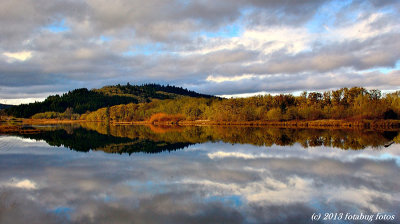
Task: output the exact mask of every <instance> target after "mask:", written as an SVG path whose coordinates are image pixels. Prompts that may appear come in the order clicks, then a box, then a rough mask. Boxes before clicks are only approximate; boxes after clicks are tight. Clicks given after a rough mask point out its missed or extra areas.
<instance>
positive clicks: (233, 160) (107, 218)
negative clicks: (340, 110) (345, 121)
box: [0, 124, 400, 223]
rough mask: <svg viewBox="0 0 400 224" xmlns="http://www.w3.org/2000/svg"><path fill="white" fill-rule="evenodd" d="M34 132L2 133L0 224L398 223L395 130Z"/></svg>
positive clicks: (399, 148) (87, 128)
mask: <svg viewBox="0 0 400 224" xmlns="http://www.w3.org/2000/svg"><path fill="white" fill-rule="evenodd" d="M37 128H39V129H42V130H43V132H42V133H40V134H34V135H20V136H5V135H3V136H0V170H1V171H0V223H312V221H311V216H312V215H313V214H314V213H315V214H318V213H321V214H324V213H326V212H328V213H338V214H339V213H344V214H346V213H350V214H351V215H353V214H361V213H363V214H365V215H376V214H377V213H378V212H379V213H384V214H388V215H394V216H395V219H394V220H393V221H391V222H392V223H398V222H400V219H399V216H400V178H399V177H400V144H398V143H399V142H400V137H399V135H398V132H373V131H350V130H293V129H292V130H290V129H264V128H234V127H186V128H173V129H168V128H165V127H145V126H135V127H129V126H122V127H113V126H106V125H100V124H83V125H82V126H79V125H74V126H58V127H37ZM322 218H323V217H322ZM320 221H321V220H320ZM353 222H354V221H353V220H344V218H342V220H341V221H330V222H324V223H353ZM380 222H382V221H376V220H373V221H372V223H380ZM314 223H318V222H317V221H314ZM355 223H365V221H364V222H361V221H357V222H355Z"/></svg>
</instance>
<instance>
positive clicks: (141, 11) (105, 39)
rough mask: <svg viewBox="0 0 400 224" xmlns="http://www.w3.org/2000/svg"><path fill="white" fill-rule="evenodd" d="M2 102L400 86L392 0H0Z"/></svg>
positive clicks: (399, 18) (399, 30) (397, 7)
mask: <svg viewBox="0 0 400 224" xmlns="http://www.w3.org/2000/svg"><path fill="white" fill-rule="evenodd" d="M0 27H1V28H0V103H9V104H19V103H27V102H33V101H35V100H42V99H44V98H45V97H47V96H48V95H52V94H61V93H63V92H67V91H69V90H73V89H76V88H88V89H92V88H100V87H102V86H105V85H114V84H118V83H120V84H126V83H127V82H129V83H131V84H143V83H159V84H170V85H176V86H182V87H184V88H188V89H190V90H194V91H197V92H201V93H206V94H214V95H223V96H235V95H239V96H240V95H252V94H259V93H294V92H299V91H304V90H305V91H324V90H331V89H337V88H342V87H352V86H363V87H366V88H368V89H374V88H378V89H381V90H384V91H390V90H398V89H400V1H398V0H371V1H361V0H353V1H350V0H343V1H329V0H309V1H307V0H298V1H290V0H218V1H216V0H197V1H190V0H146V1H139V0H115V1H106V0H86V1H84V0H51V1H50V0H19V1H15V0H1V1H0Z"/></svg>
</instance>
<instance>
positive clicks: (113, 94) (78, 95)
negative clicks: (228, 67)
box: [6, 82, 213, 118]
mask: <svg viewBox="0 0 400 224" xmlns="http://www.w3.org/2000/svg"><path fill="white" fill-rule="evenodd" d="M179 97H204V98H211V97H213V96H211V95H206V94H200V93H196V92H194V91H190V90H187V89H184V88H182V87H176V86H170V85H166V86H165V85H159V84H143V85H131V84H129V82H128V83H127V84H126V85H120V84H118V85H114V86H104V87H102V88H100V89H92V90H88V89H86V88H82V89H75V90H72V91H69V92H68V93H64V94H63V95H61V96H60V95H54V96H49V97H47V98H46V99H45V100H44V101H43V102H35V103H30V104H21V105H18V106H12V107H9V108H7V109H6V112H7V114H9V115H12V116H15V117H24V118H28V117H31V116H32V115H34V114H36V113H43V112H47V111H55V112H64V111H66V109H67V108H71V109H72V110H73V112H74V113H79V114H83V113H85V112H86V111H95V110H97V109H99V108H102V107H108V106H114V105H119V104H128V103H144V102H150V101H152V100H154V99H161V100H163V99H175V98H179Z"/></svg>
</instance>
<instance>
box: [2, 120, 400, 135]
mask: <svg viewBox="0 0 400 224" xmlns="http://www.w3.org/2000/svg"><path fill="white" fill-rule="evenodd" d="M86 122H94V123H100V122H106V121H87V120H58V119H25V118H14V119H9V120H1V124H0V125H1V126H3V127H6V126H7V127H11V126H17V127H18V126H21V127H23V126H26V125H43V124H49V125H50V124H73V123H86ZM110 124H111V125H154V126H241V127H273V128H301V129H305V128H310V129H367V130H368V129H372V130H376V129H379V130H400V120H383V119H382V120H360V121H349V120H313V121H304V120H293V121H240V122H237V121H236V122H223V121H219V122H218V121H210V120H195V121H186V120H181V121H178V122H171V121H164V122H150V121H129V122H128V121H126V122H125V121H123V122H114V121H112V122H110ZM2 129H4V128H1V129H0V133H7V132H3V131H4V130H3V131H2ZM7 129H9V128H7Z"/></svg>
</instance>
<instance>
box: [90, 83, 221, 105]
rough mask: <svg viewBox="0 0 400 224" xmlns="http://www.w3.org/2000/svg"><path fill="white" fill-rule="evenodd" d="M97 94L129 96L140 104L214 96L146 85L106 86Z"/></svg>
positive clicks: (170, 87)
mask: <svg viewBox="0 0 400 224" xmlns="http://www.w3.org/2000/svg"><path fill="white" fill-rule="evenodd" d="M94 91H95V92H98V93H102V94H104V95H108V96H114V95H117V96H129V97H133V98H135V99H137V100H138V101H139V102H149V101H150V100H151V99H175V98H177V97H180V96H190V97H204V98H210V97H213V96H210V95H205V94H200V93H196V92H194V91H191V90H187V89H184V88H182V87H176V86H170V85H166V86H164V85H158V84H145V85H140V86H138V85H130V84H129V82H128V84H126V85H116V86H104V87H103V88H101V89H95V90H94Z"/></svg>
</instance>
